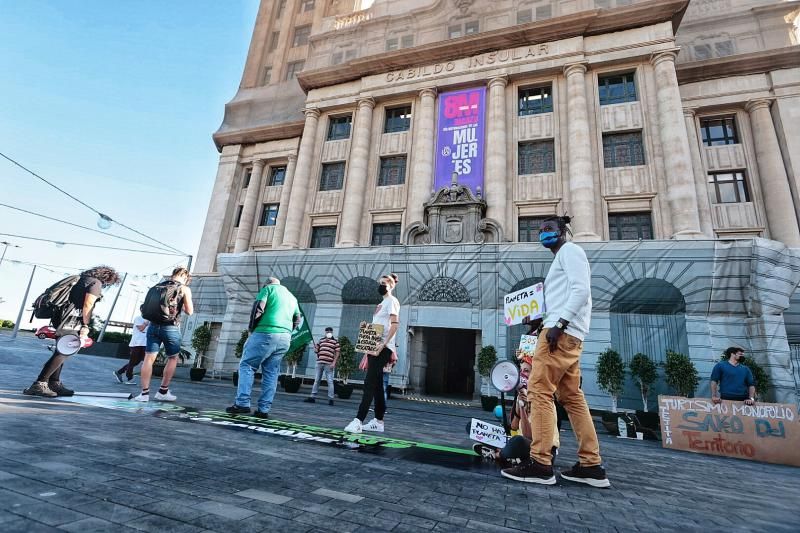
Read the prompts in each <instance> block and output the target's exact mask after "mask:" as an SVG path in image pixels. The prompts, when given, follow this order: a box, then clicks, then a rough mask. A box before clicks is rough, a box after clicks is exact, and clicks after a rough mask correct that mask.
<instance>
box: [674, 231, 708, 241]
mask: <svg viewBox="0 0 800 533" xmlns="http://www.w3.org/2000/svg"><path fill="white" fill-rule="evenodd" d="M672 238H673V239H675V240H676V241H688V240H702V239H708V238H709V237H708V236H706V235H704V234H703V232H702V231H697V230H684V231H679V232H677V233H675V234H673V235H672Z"/></svg>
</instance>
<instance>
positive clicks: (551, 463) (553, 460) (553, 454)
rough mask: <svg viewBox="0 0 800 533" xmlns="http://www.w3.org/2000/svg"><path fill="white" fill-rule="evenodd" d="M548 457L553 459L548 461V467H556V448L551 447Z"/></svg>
mask: <svg viewBox="0 0 800 533" xmlns="http://www.w3.org/2000/svg"><path fill="white" fill-rule="evenodd" d="M550 455H551V456H552V457H553V459H552V460H551V461H550V465H551V466H556V457H558V447H557V446H553V447H552V448H551V449H550Z"/></svg>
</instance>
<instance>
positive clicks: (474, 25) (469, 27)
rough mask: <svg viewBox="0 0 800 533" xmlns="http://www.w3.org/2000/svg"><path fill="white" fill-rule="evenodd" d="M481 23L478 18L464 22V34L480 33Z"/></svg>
mask: <svg viewBox="0 0 800 533" xmlns="http://www.w3.org/2000/svg"><path fill="white" fill-rule="evenodd" d="M479 28H480V25H479V24H478V21H477V20H473V21H471V22H465V23H464V35H472V34H473V33H478V29H479Z"/></svg>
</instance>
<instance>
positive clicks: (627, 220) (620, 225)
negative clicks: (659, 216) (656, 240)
mask: <svg viewBox="0 0 800 533" xmlns="http://www.w3.org/2000/svg"><path fill="white" fill-rule="evenodd" d="M608 238H609V240H612V241H638V240H639V239H644V240H649V239H652V238H653V218H652V216H650V213H649V212H646V213H609V214H608Z"/></svg>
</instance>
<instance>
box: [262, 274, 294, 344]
mask: <svg viewBox="0 0 800 533" xmlns="http://www.w3.org/2000/svg"><path fill="white" fill-rule="evenodd" d="M257 298H258V300H261V301H264V302H265V306H264V315H263V316H262V317H261V320H260V321H259V322H258V326H256V329H255V332H257V333H291V332H292V329H293V328H292V326H293V318H294V316H295V315H298V314H300V307H298V305H297V298H295V297H294V295H293V294H292V293H291V292H289V289H287V288H286V287H284V286H283V285H267V286H265V287H264V288H263V289H261V292H259V293H258V297H257Z"/></svg>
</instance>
